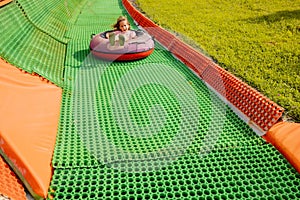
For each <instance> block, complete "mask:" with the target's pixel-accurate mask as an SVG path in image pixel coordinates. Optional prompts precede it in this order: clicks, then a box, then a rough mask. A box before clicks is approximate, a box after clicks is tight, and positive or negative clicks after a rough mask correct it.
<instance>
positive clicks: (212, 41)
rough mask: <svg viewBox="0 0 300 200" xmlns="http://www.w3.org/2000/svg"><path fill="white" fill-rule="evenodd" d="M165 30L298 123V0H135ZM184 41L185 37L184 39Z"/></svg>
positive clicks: (299, 60)
mask: <svg viewBox="0 0 300 200" xmlns="http://www.w3.org/2000/svg"><path fill="white" fill-rule="evenodd" d="M135 3H136V4H137V5H138V7H139V9H140V10H142V11H143V12H144V13H146V15H147V16H148V17H149V18H150V19H152V20H153V21H154V22H156V23H157V24H159V25H160V26H162V27H163V28H165V29H168V30H171V31H174V32H176V33H178V34H179V35H183V36H184V37H185V38H186V40H187V41H194V42H195V44H196V45H197V46H198V47H199V49H202V50H203V51H204V52H205V53H206V54H208V55H209V56H210V57H212V58H213V59H214V60H215V61H216V62H217V63H218V64H219V65H220V66H221V67H223V68H225V69H227V70H228V71H230V72H231V73H232V74H234V75H235V76H237V77H239V78H240V79H242V80H243V81H244V82H246V83H248V84H249V85H251V86H252V87H254V88H255V89H257V90H258V91H260V92H261V93H262V94H264V95H265V96H267V97H268V98H270V99H271V100H273V101H274V102H276V103H277V104H279V105H280V106H282V107H283V108H284V109H285V118H286V119H288V120H292V121H296V122H300V1H299V0H271V1H268V0H239V1H236V0H190V1H184V0H162V1H159V2H157V1H153V0H136V1H135ZM183 39H184V38H183Z"/></svg>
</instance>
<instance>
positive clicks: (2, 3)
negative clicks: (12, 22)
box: [0, 0, 12, 7]
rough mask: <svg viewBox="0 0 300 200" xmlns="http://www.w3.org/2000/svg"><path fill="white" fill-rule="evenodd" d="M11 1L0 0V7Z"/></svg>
mask: <svg viewBox="0 0 300 200" xmlns="http://www.w3.org/2000/svg"><path fill="white" fill-rule="evenodd" d="M10 2H12V0H0V7H2V6H4V5H6V4H8V3H10Z"/></svg>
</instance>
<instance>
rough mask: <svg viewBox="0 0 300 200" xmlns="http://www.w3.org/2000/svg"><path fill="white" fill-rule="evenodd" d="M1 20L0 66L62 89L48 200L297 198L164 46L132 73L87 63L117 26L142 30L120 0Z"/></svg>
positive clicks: (46, 6)
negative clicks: (97, 39) (93, 45)
mask: <svg viewBox="0 0 300 200" xmlns="http://www.w3.org/2000/svg"><path fill="white" fill-rule="evenodd" d="M0 11H1V12H0V18H1V22H0V23H1V28H2V27H3V29H1V31H3V33H4V34H1V35H0V38H1V39H0V46H1V49H0V50H1V51H0V56H1V57H3V58H4V59H6V60H7V61H9V62H10V63H12V64H14V65H15V66H17V67H20V68H22V69H24V70H26V71H28V72H35V73H38V74H40V75H42V76H44V77H45V78H47V79H49V80H50V81H52V82H53V83H55V84H57V85H59V86H61V87H62V88H63V98H62V104H61V114H60V121H59V128H58V132H57V139H56V145H55V151H54V155H53V160H52V166H53V167H54V175H53V178H52V181H51V185H50V187H49V196H48V198H49V199H52V198H54V199H59V200H61V199H299V198H300V175H299V173H297V172H296V170H295V169H294V168H293V167H292V166H291V165H290V164H289V163H288V162H287V160H286V159H285V158H284V157H283V156H282V155H281V154H280V153H279V152H278V151H277V150H276V149H275V148H274V147H273V146H271V145H270V144H266V143H265V141H264V140H263V139H262V138H260V137H258V136H257V135H256V134H255V133H254V131H253V130H252V129H251V128H250V127H249V126H248V125H247V124H246V123H244V122H243V121H242V120H241V119H240V118H239V117H238V116H237V115H236V114H235V113H234V112H233V111H232V110H231V109H230V108H229V107H228V106H227V104H226V102H223V101H222V100H220V99H219V98H218V96H217V95H216V94H215V93H214V92H213V91H211V90H210V89H209V88H208V87H207V86H206V84H205V83H204V82H203V81H202V80H201V79H200V78H199V77H198V76H196V75H195V74H194V73H193V72H192V71H191V70H189V69H188V67H187V66H185V65H184V64H183V63H181V62H180V61H178V60H177V59H176V58H174V56H173V55H172V54H171V53H170V52H169V51H167V50H166V49H165V48H164V47H163V46H161V45H160V44H159V43H157V42H156V43H155V50H154V52H153V53H152V54H151V55H150V56H148V57H147V58H145V59H142V60H137V61H131V62H130V61H128V62H108V61H104V60H101V59H98V58H95V57H94V56H93V55H91V54H90V50H89V42H90V39H91V35H92V34H97V33H99V32H103V31H106V30H110V29H111V28H112V27H111V25H112V24H113V23H115V21H116V19H117V18H118V17H119V16H120V15H126V16H127V17H128V20H129V22H130V23H131V27H132V29H138V28H139V27H137V25H135V24H134V21H133V20H132V18H131V17H130V16H129V15H128V13H127V12H126V10H125V9H124V8H123V6H122V2H121V0H109V1H108V0H86V1H76V0H70V1H64V0H55V1H52V0H46V1H25V0H19V1H14V2H13V3H11V4H9V5H7V6H5V7H3V8H1V10H0ZM24 13H26V15H24ZM171 43H172V41H170V44H171Z"/></svg>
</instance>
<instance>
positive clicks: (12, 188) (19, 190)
mask: <svg viewBox="0 0 300 200" xmlns="http://www.w3.org/2000/svg"><path fill="white" fill-rule="evenodd" d="M0 172H1V173H0V194H2V195H4V196H6V197H8V198H10V199H14V200H26V194H25V191H24V188H23V186H22V184H21V183H20V182H19V181H18V179H17V177H16V175H15V174H14V172H12V171H11V170H10V168H9V166H8V165H7V164H6V163H5V161H4V160H3V159H2V157H1V156H0Z"/></svg>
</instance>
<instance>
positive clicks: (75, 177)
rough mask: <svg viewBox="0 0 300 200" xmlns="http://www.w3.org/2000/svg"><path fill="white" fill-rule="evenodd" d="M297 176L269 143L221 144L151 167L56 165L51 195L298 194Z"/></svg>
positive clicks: (219, 196)
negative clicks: (214, 147) (227, 146)
mask: <svg viewBox="0 0 300 200" xmlns="http://www.w3.org/2000/svg"><path fill="white" fill-rule="evenodd" d="M123 164H124V165H127V166H126V167H127V168H134V167H135V166H134V165H132V163H131V162H129V163H123ZM139 165H140V167H141V166H142V165H143V162H139ZM299 178H300V176H299V174H298V173H297V172H296V171H295V170H294V169H293V168H292V167H291V166H290V165H289V164H288V163H287V162H286V160H285V159H284V158H283V157H282V155H281V154H280V153H278V152H277V151H276V149H275V148H274V147H273V146H271V145H268V144H264V145H261V146H253V147H250V146H248V147H241V148H224V149H221V150H218V151H214V152H212V153H210V154H208V155H207V156H204V157H203V156H201V155H186V156H182V157H179V158H177V159H174V160H173V161H172V162H171V163H170V164H169V165H168V166H165V167H162V168H159V169H157V170H155V171H144V172H142V171H141V172H135V171H134V170H132V172H130V171H122V170H120V169H119V168H117V167H113V166H107V165H103V166H98V167H90V168H71V169H56V170H55V171H54V175H53V180H52V184H51V186H50V191H49V198H53V197H54V199H206V200H214V199H262V200H263V199H264V200H267V199H299V198H300V193H299V191H300V181H299Z"/></svg>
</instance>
